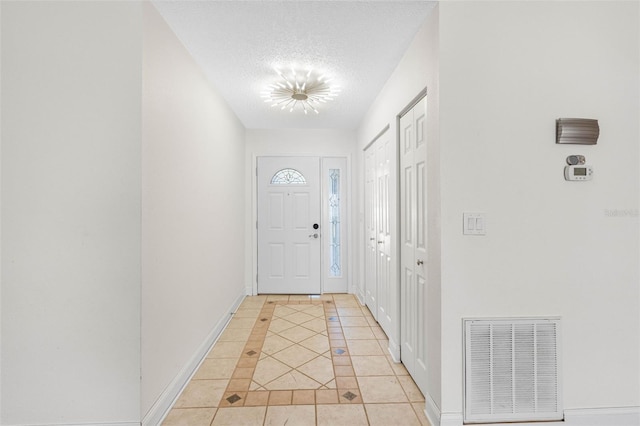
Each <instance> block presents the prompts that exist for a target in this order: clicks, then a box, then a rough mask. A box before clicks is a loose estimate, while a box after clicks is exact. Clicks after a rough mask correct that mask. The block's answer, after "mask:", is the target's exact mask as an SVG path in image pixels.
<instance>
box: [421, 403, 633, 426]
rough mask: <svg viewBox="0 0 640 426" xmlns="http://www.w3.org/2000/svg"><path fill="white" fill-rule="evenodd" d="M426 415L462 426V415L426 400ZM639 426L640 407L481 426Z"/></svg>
mask: <svg viewBox="0 0 640 426" xmlns="http://www.w3.org/2000/svg"><path fill="white" fill-rule="evenodd" d="M425 413H426V415H427V419H428V420H429V422H430V423H431V425H432V426H462V425H463V416H462V414H461V413H444V414H441V413H440V410H439V409H438V407H437V406H436V404H435V403H434V402H433V400H432V399H431V397H428V398H426V403H425ZM507 424H513V425H517V426H541V425H544V426H639V425H640V407H622V408H586V409H568V410H564V421H557V422H542V423H541V422H530V423H526V422H520V423H483V424H482V425H481V426H505V425H507Z"/></svg>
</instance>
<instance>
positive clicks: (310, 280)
mask: <svg viewBox="0 0 640 426" xmlns="http://www.w3.org/2000/svg"><path fill="white" fill-rule="evenodd" d="M257 189H258V212H257V213H258V221H257V228H258V276H257V278H258V293H260V294H320V293H321V286H320V283H321V276H320V275H321V272H320V263H321V259H320V256H321V240H322V237H321V236H322V234H321V230H320V221H321V211H320V204H321V203H320V159H319V158H318V157H259V158H258V159H257Z"/></svg>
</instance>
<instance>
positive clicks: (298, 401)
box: [291, 389, 316, 405]
mask: <svg viewBox="0 0 640 426" xmlns="http://www.w3.org/2000/svg"><path fill="white" fill-rule="evenodd" d="M291 403H292V404H294V405H315V403H316V392H315V391H314V390H311V389H306V390H294V391H293V399H292V400H291Z"/></svg>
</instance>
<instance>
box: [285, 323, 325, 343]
mask: <svg viewBox="0 0 640 426" xmlns="http://www.w3.org/2000/svg"><path fill="white" fill-rule="evenodd" d="M278 334H279V335H280V336H282V337H284V338H285V339H289V340H291V341H292V342H295V343H298V342H301V341H303V340H305V339H308V338H309V337H311V336H313V335H315V334H316V333H315V332H313V331H311V330H309V329H308V328H304V327H300V326H296V327H293V328H290V329H288V330H285V331H283V332H280V333H278Z"/></svg>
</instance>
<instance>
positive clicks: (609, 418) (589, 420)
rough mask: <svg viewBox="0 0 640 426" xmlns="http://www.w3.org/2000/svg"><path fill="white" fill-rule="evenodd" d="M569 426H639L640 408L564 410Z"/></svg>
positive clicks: (565, 420) (566, 423)
mask: <svg viewBox="0 0 640 426" xmlns="http://www.w3.org/2000/svg"><path fill="white" fill-rule="evenodd" d="M564 424H565V425H567V426H611V425H615V426H639V425H640V407H622V408H587V409H578V410H575V409H574V410H564Z"/></svg>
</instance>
